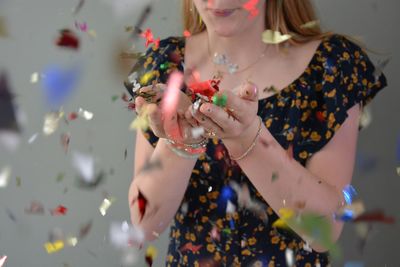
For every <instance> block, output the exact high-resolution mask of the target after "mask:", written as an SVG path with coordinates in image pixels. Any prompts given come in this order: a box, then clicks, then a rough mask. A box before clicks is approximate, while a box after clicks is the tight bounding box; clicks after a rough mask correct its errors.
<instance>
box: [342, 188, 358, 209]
mask: <svg viewBox="0 0 400 267" xmlns="http://www.w3.org/2000/svg"><path fill="white" fill-rule="evenodd" d="M342 193H343V197H344V200H345V201H346V204H347V205H350V204H351V203H352V202H353V198H354V196H356V195H357V192H356V189H355V188H354V187H353V186H352V185H346V186H345V187H344V188H343V190H342Z"/></svg>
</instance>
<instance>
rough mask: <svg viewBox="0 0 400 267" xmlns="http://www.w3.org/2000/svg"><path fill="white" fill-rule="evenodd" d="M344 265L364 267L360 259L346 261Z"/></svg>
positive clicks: (346, 266) (345, 266)
mask: <svg viewBox="0 0 400 267" xmlns="http://www.w3.org/2000/svg"><path fill="white" fill-rule="evenodd" d="M344 267H364V263H362V262H360V261H348V262H345V263H344Z"/></svg>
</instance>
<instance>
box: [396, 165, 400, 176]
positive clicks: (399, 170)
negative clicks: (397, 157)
mask: <svg viewBox="0 0 400 267" xmlns="http://www.w3.org/2000/svg"><path fill="white" fill-rule="evenodd" d="M396 171H397V175H398V176H400V166H399V167H397V168H396Z"/></svg>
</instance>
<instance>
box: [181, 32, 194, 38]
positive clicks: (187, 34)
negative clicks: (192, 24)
mask: <svg viewBox="0 0 400 267" xmlns="http://www.w3.org/2000/svg"><path fill="white" fill-rule="evenodd" d="M183 36H185V37H186V38H188V37H190V36H192V34H191V33H190V31H188V30H184V31H183Z"/></svg>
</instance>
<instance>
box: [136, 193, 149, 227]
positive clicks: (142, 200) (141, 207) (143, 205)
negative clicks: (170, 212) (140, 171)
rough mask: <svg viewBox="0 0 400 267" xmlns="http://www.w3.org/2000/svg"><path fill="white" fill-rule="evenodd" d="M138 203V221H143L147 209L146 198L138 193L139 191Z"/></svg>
mask: <svg viewBox="0 0 400 267" xmlns="http://www.w3.org/2000/svg"><path fill="white" fill-rule="evenodd" d="M137 201H138V207H139V213H140V221H141V220H142V219H143V217H144V214H145V213H146V207H147V199H146V197H145V196H144V195H143V194H142V192H140V190H139V196H138V198H137Z"/></svg>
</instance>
